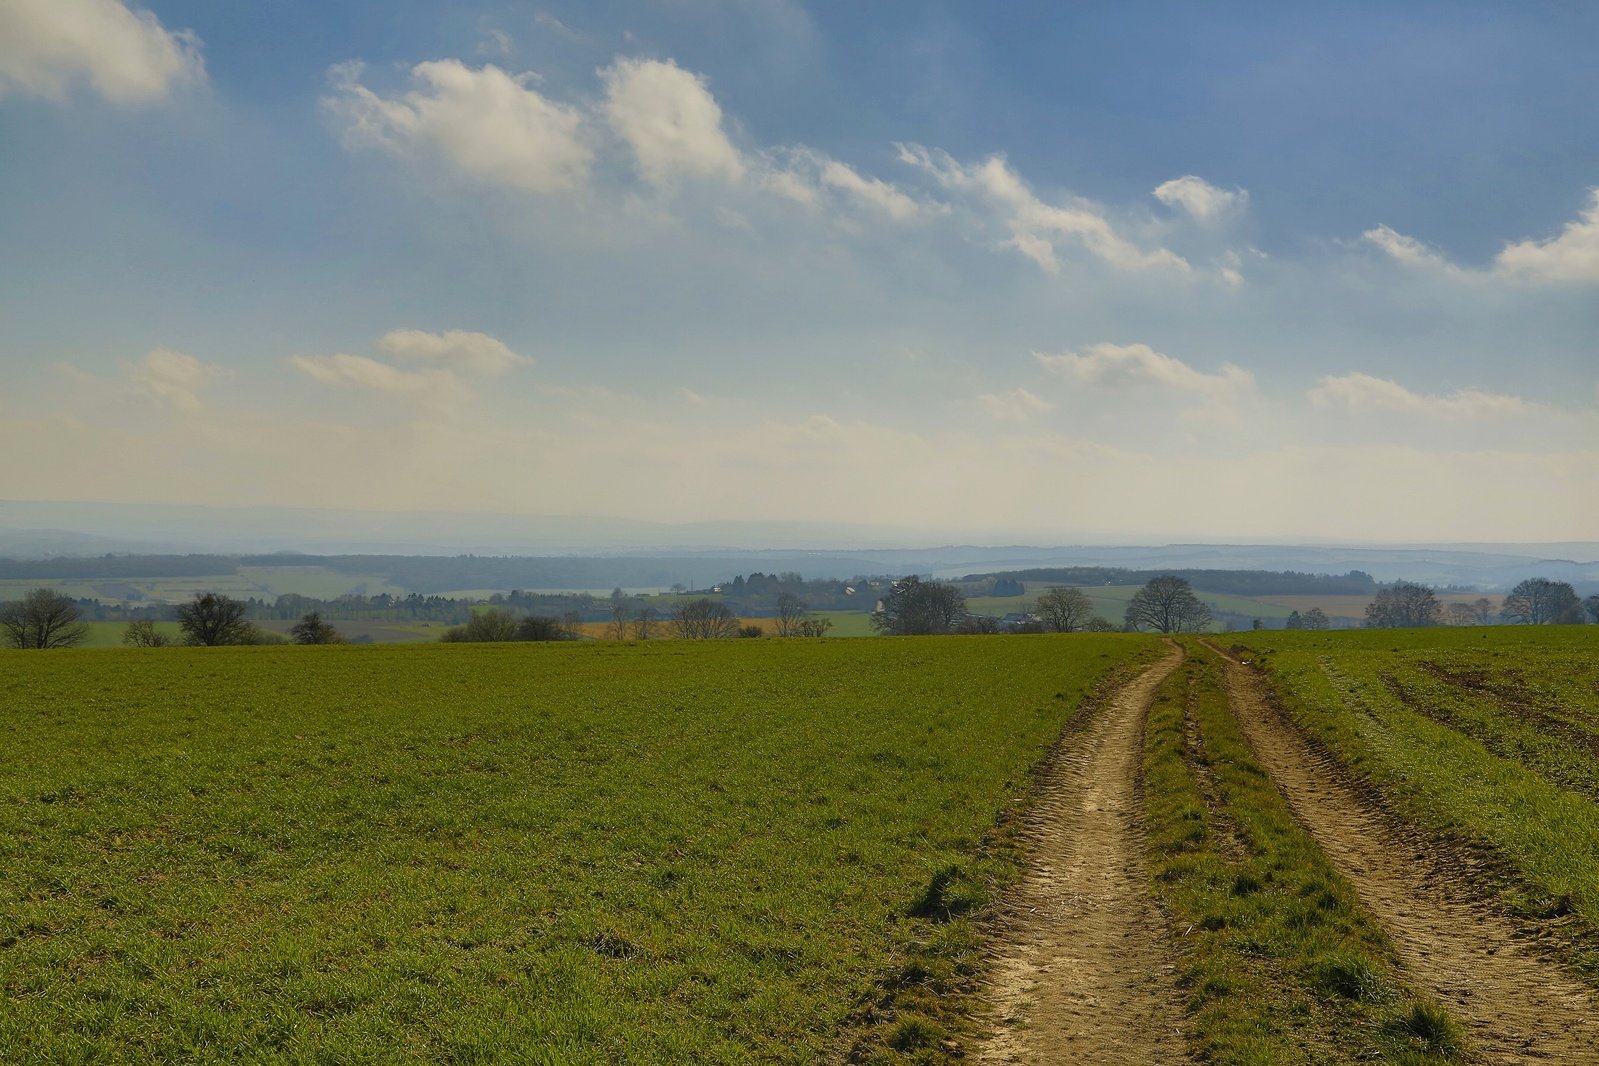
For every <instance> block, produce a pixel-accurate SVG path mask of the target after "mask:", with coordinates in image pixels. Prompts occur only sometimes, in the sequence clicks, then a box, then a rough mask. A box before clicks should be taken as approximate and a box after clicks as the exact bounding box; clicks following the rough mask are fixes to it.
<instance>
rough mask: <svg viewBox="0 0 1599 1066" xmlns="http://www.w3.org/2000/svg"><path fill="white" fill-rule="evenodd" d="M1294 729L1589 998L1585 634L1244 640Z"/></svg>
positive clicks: (1590, 706) (1598, 702)
mask: <svg viewBox="0 0 1599 1066" xmlns="http://www.w3.org/2000/svg"><path fill="white" fill-rule="evenodd" d="M1237 639H1238V640H1239V641H1240V642H1241V646H1244V647H1247V648H1249V649H1252V650H1253V651H1254V652H1256V653H1258V654H1259V657H1260V659H1261V661H1262V662H1263V664H1264V665H1265V668H1266V670H1267V672H1268V675H1269V676H1270V678H1271V679H1272V682H1273V684H1274V686H1275V687H1276V688H1277V690H1278V692H1279V694H1280V695H1281V697H1282V699H1283V702H1284V705H1285V706H1286V707H1287V709H1288V710H1289V712H1290V713H1291V714H1292V715H1293V717H1294V719H1295V720H1296V721H1297V722H1298V723H1299V725H1300V726H1301V727H1302V728H1303V729H1304V730H1305V731H1306V732H1307V733H1308V734H1310V735H1311V736H1312V737H1314V738H1315V739H1317V740H1318V741H1320V742H1321V743H1322V744H1323V745H1325V746H1326V748H1327V749H1328V750H1330V751H1331V752H1333V753H1334V754H1336V755H1337V756H1338V758H1339V759H1340V761H1342V762H1343V763H1344V764H1345V765H1347V766H1348V767H1349V768H1350V769H1351V771H1352V772H1353V773H1354V774H1356V775H1357V776H1358V777H1359V778H1361V779H1363V780H1364V781H1366V782H1368V783H1369V784H1370V785H1371V786H1373V787H1374V788H1376V789H1377V790H1378V791H1379V792H1380V793H1381V794H1382V795H1383V796H1384V797H1385V798H1386V799H1387V801H1388V802H1390V803H1391V804H1392V805H1393V806H1394V808H1395V809H1396V810H1398V811H1399V812H1401V813H1402V814H1403V815H1404V816H1405V817H1406V818H1408V819H1410V820H1413V821H1414V822H1416V823H1417V824H1419V825H1420V826H1422V827H1424V828H1425V829H1426V830H1428V831H1429V832H1431V833H1433V834H1435V835H1437V836H1440V837H1443V838H1446V839H1452V840H1455V841H1457V842H1458V843H1460V844H1461V845H1463V846H1464V847H1466V848H1467V849H1469V850H1471V851H1474V852H1476V853H1479V854H1481V855H1483V856H1485V857H1486V858H1487V859H1488V867H1489V869H1491V870H1494V871H1497V874H1496V877H1495V883H1496V887H1497V889H1498V891H1499V892H1500V893H1501V895H1502V897H1503V899H1504V901H1505V903H1506V904H1508V906H1509V907H1510V908H1511V909H1512V910H1514V911H1515V912H1517V913H1519V914H1521V915H1522V916H1523V917H1525V918H1527V919H1529V920H1533V921H1555V922H1557V923H1559V924H1561V925H1562V926H1564V927H1571V926H1573V923H1575V928H1566V929H1565V932H1566V933H1569V934H1571V935H1572V936H1573V937H1574V939H1573V940H1572V941H1571V946H1570V949H1569V952H1568V959H1569V961H1571V962H1573V963H1574V964H1575V965H1577V966H1578V967H1579V968H1580V969H1582V970H1584V971H1585V972H1586V973H1587V974H1588V975H1589V979H1590V980H1593V981H1595V982H1596V983H1599V626H1516V627H1507V626H1495V627H1480V628H1479V627H1473V628H1462V629H1415V630H1363V631H1352V632H1343V633H1331V634H1329V633H1303V632H1301V633H1287V632H1276V633H1250V634H1241V635H1239V636H1238V638H1237Z"/></svg>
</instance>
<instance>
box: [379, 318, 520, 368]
mask: <svg viewBox="0 0 1599 1066" xmlns="http://www.w3.org/2000/svg"><path fill="white" fill-rule="evenodd" d="M378 347H379V348H381V349H383V350H384V351H385V352H387V353H389V354H390V355H393V356H397V357H399V358H401V359H410V360H413V361H415V362H421V363H433V364H434V365H437V366H442V367H450V368H459V369H461V370H468V371H476V372H479V373H484V374H499V373H503V372H504V371H506V370H509V369H511V367H513V366H516V365H517V364H519V363H531V362H532V361H533V360H532V359H529V358H528V357H527V356H525V355H518V354H516V353H515V352H513V351H511V349H509V348H507V347H506V346H505V344H504V343H503V342H502V341H500V340H497V339H496V338H494V337H491V336H489V335H488V334H487V333H469V332H467V331H465V330H459V329H452V330H448V331H446V332H444V333H427V332H424V331H423V330H419V329H396V330H391V331H390V332H388V333H385V334H384V335H383V337H382V338H381V339H379V341H378Z"/></svg>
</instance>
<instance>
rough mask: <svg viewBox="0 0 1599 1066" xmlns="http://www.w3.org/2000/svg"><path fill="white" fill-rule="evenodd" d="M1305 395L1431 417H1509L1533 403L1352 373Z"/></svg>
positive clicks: (1323, 402)
mask: <svg viewBox="0 0 1599 1066" xmlns="http://www.w3.org/2000/svg"><path fill="white" fill-rule="evenodd" d="M1306 395H1307V396H1308V397H1309V398H1310V402H1311V403H1313V404H1315V405H1316V406H1317V407H1343V408H1345V409H1347V410H1350V411H1381V412H1391V413H1400V414H1421V415H1429V416H1431V417H1434V418H1448V419H1461V420H1468V419H1484V418H1511V417H1517V416H1520V415H1526V414H1531V413H1532V412H1533V411H1534V410H1536V408H1535V406H1534V405H1533V404H1530V403H1528V402H1527V401H1526V400H1523V399H1521V398H1520V397H1519V396H1507V395H1505V394H1503V393H1497V392H1484V391H1483V390H1481V389H1460V390H1458V391H1456V392H1451V393H1449V394H1447V395H1439V394H1428V393H1419V392H1411V391H1410V390H1409V389H1407V388H1405V387H1404V386H1403V385H1401V384H1399V383H1398V382H1397V381H1389V380H1387V379H1386V378H1378V377H1372V376H1371V375H1370V374H1361V373H1358V372H1357V373H1352V374H1344V375H1341V376H1337V377H1324V378H1322V379H1321V380H1319V381H1318V382H1317V383H1316V386H1315V387H1314V388H1312V389H1311V390H1310V391H1309V392H1307V393H1306Z"/></svg>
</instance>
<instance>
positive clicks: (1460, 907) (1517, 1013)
mask: <svg viewBox="0 0 1599 1066" xmlns="http://www.w3.org/2000/svg"><path fill="white" fill-rule="evenodd" d="M1212 650H1213V651H1215V652H1216V653H1217V654H1218V655H1222V657H1223V658H1224V659H1226V660H1227V665H1226V676H1227V692H1228V697H1229V700H1230V702H1231V704H1232V708H1233V712H1234V714H1235V715H1236V716H1237V718H1238V723H1239V725H1240V726H1241V727H1242V729H1243V731H1244V734H1245V736H1246V737H1247V738H1248V740H1249V744H1250V746H1251V747H1252V748H1253V749H1254V751H1255V755H1256V757H1257V758H1258V759H1259V760H1260V764H1261V766H1262V767H1264V768H1265V770H1266V772H1267V773H1269V774H1270V775H1271V777H1272V780H1273V781H1275V782H1276V783H1277V787H1278V788H1279V789H1281V790H1282V792H1283V795H1284V796H1285V797H1286V798H1287V800H1288V803H1289V806H1290V807H1292V808H1293V811H1294V814H1295V815H1296V816H1297V817H1298V818H1299V820H1300V821H1301V822H1302V823H1303V824H1304V825H1305V827H1306V828H1307V829H1308V830H1309V831H1310V833H1311V835H1312V836H1313V837H1315V839H1316V842H1317V843H1318V844H1319V845H1321V848H1322V850H1323V851H1325V852H1326V853H1327V857H1328V858H1329V859H1331V860H1332V863H1333V865H1334V866H1336V867H1337V868H1338V870H1339V872H1340V873H1342V874H1343V875H1344V876H1345V877H1347V878H1349V880H1350V881H1351V882H1353V883H1354V885H1355V887H1356V889H1357V891H1358V892H1359V894H1360V900H1361V902H1362V903H1363V904H1365V906H1366V907H1367V909H1368V910H1370V911H1371V913H1372V914H1373V915H1374V916H1375V917H1376V918H1377V921H1378V922H1379V924H1381V926H1382V927H1383V930H1384V931H1385V932H1386V933H1387V934H1388V936H1389V938H1390V939H1391V940H1392V941H1393V943H1394V946H1395V948H1396V950H1397V951H1398V953H1399V958H1400V960H1401V962H1403V963H1404V965H1405V967H1406V968H1407V969H1408V970H1409V971H1410V976H1411V978H1412V980H1413V982H1414V983H1415V985H1416V987H1418V988H1420V989H1422V990H1426V991H1429V992H1431V993H1432V994H1433V995H1435V996H1437V997H1438V999H1439V1001H1440V1002H1441V1003H1443V1004H1444V1005H1445V1006H1446V1007H1448V1008H1449V1010H1450V1011H1451V1013H1453V1014H1454V1015H1455V1017H1457V1018H1458V1019H1460V1020H1461V1021H1462V1022H1463V1023H1465V1025H1466V1026H1467V1028H1468V1029H1469V1031H1470V1033H1471V1036H1472V1039H1473V1041H1474V1042H1475V1044H1476V1046H1477V1049H1478V1051H1479V1052H1480V1054H1481V1058H1482V1061H1484V1062H1489V1063H1526V1062H1558V1063H1599V1004H1596V1003H1595V1001H1594V1000H1593V999H1592V998H1591V997H1590V996H1589V994H1588V992H1587V990H1586V989H1585V988H1584V987H1583V986H1582V985H1581V984H1579V983H1578V982H1577V981H1575V980H1573V979H1572V978H1570V977H1569V976H1567V975H1566V974H1565V973H1564V972H1562V971H1561V970H1560V969H1559V968H1558V967H1556V966H1554V965H1553V964H1551V963H1549V962H1547V961H1545V960H1543V959H1540V958H1539V957H1538V956H1537V955H1535V954H1533V953H1532V952H1531V951H1529V950H1527V949H1526V948H1525V947H1524V946H1523V945H1522V944H1521V943H1520V941H1519V940H1518V936H1517V931H1516V929H1515V927H1514V925H1512V923H1511V922H1509V921H1508V920H1507V919H1505V918H1504V917H1502V916H1501V915H1499V914H1497V913H1495V912H1494V911H1492V910H1491V909H1490V908H1488V907H1485V906H1483V905H1481V904H1478V903H1475V902H1473V901H1472V897H1471V892H1470V890H1469V889H1468V888H1467V887H1466V886H1464V885H1462V884H1459V883H1451V882H1450V881H1449V879H1447V878H1440V877H1439V876H1438V875H1437V873H1436V864H1435V863H1434V862H1432V861H1430V860H1429V858H1428V857H1427V856H1426V855H1425V854H1422V853H1420V852H1419V851H1418V847H1417V843H1416V842H1414V841H1407V840H1403V839H1400V838H1399V837H1398V836H1396V835H1395V833H1394V832H1393V831H1392V830H1391V829H1390V828H1389V823H1388V822H1387V820H1386V819H1385V818H1384V816H1383V814H1382V812H1380V811H1378V810H1376V809H1375V808H1374V807H1373V806H1372V805H1371V804H1370V802H1369V801H1368V800H1366V799H1365V798H1364V797H1362V796H1361V795H1360V794H1359V793H1358V792H1357V791H1356V790H1355V789H1354V788H1353V787H1351V786H1350V785H1349V784H1348V783H1347V782H1346V781H1345V780H1344V779H1343V778H1342V777H1341V776H1340V775H1339V774H1338V773H1337V772H1336V771H1335V769H1334V768H1333V767H1332V766H1330V765H1329V764H1328V763H1327V762H1326V761H1325V759H1324V757H1322V756H1321V755H1320V754H1319V753H1318V752H1316V750H1315V749H1314V748H1312V747H1311V746H1310V745H1309V744H1308V743H1307V742H1306V741H1305V739H1304V738H1303V737H1302V736H1301V735H1300V733H1299V732H1298V730H1297V729H1296V728H1294V726H1293V725H1292V724H1291V723H1288V722H1285V721H1283V720H1282V718H1281V717H1280V714H1279V712H1278V711H1277V709H1276V708H1275V706H1274V705H1273V704H1272V703H1271V702H1270V700H1269V698H1268V691H1269V690H1268V688H1267V686H1266V682H1265V681H1264V680H1263V679H1262V678H1261V677H1260V676H1259V674H1257V673H1256V672H1255V671H1253V670H1251V669H1249V668H1248V667H1247V666H1243V665H1240V664H1239V663H1238V662H1237V661H1236V660H1234V659H1232V658H1230V657H1228V656H1226V655H1225V654H1223V653H1222V652H1221V651H1220V650H1219V649H1216V648H1212Z"/></svg>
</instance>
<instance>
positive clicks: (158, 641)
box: [122, 618, 172, 648]
mask: <svg viewBox="0 0 1599 1066" xmlns="http://www.w3.org/2000/svg"><path fill="white" fill-rule="evenodd" d="M122 643H124V644H126V645H127V646H128V647H130V648H164V647H166V646H167V645H169V644H171V643H172V638H171V637H169V636H167V635H166V634H165V633H163V632H161V631H160V630H159V629H157V628H156V627H155V623H154V622H152V621H150V620H149V619H146V618H141V619H138V620H137V621H133V622H129V623H128V625H127V628H125V629H124V630H123V631H122Z"/></svg>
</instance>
